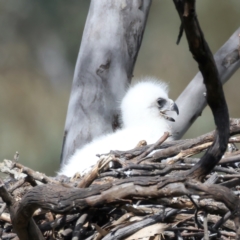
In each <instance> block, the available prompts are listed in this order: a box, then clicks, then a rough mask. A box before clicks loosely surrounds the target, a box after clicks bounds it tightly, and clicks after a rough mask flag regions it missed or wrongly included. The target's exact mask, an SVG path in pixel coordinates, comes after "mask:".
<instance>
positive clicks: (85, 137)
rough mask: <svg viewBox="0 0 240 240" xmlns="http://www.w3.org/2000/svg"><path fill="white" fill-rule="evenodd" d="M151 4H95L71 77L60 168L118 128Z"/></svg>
mask: <svg viewBox="0 0 240 240" xmlns="http://www.w3.org/2000/svg"><path fill="white" fill-rule="evenodd" d="M151 2H152V1H151V0H147V1H143V0H134V1H132V0H113V1H108V0H101V1H99V0H92V1H91V4H90V9H89V13H88V17H87V21H86V25H85V29H84V32H83V38H82V43H81V47H80V51H79V55H78V59H77V63H76V68H75V73H74V78H73V84H72V92H71V96H70V100H69V105H68V112H67V118H66V124H65V131H64V140H63V146H62V154H61V163H66V162H67V160H68V158H69V156H71V155H72V154H73V153H74V151H75V149H76V148H79V147H81V146H83V145H84V144H86V143H87V142H89V141H91V140H92V139H93V137H97V136H99V135H101V134H104V133H108V132H112V131H113V130H114V129H115V128H116V127H118V125H119V122H118V117H119V109H118V104H119V101H121V99H122V97H123V95H124V93H125V90H126V88H127V86H128V85H129V83H130V82H131V78H132V73H133V68H134V64H135V61H136V58H137V55H138V51H139V48H140V45H141V42H142V37H143V33H144V29H145V24H146V21H147V16H148V12H149V9H150V6H151ZM89 110H91V111H89Z"/></svg>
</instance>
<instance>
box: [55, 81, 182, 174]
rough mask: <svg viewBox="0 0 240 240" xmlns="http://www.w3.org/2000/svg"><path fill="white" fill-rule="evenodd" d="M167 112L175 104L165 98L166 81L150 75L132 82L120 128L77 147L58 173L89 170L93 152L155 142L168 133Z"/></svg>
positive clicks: (123, 103)
mask: <svg viewBox="0 0 240 240" xmlns="http://www.w3.org/2000/svg"><path fill="white" fill-rule="evenodd" d="M168 111H175V112H176V113H177V114H178V108H177V105H176V104H175V103H174V102H173V100H171V99H169V98H168V86H167V84H166V83H163V82H160V81H159V80H157V79H155V78H151V77H147V78H145V79H143V80H142V81H140V82H138V83H136V84H135V85H133V86H131V87H130V88H129V90H128V91H127V93H126V95H125V96H124V98H123V100H122V103H121V114H122V129H120V130H117V131H116V132H114V133H111V134H107V135H103V136H101V137H98V138H96V139H95V140H93V141H92V142H90V143H88V144H86V145H85V146H84V147H82V148H81V149H77V150H76V152H75V153H74V155H73V156H72V157H71V158H70V159H69V160H68V162H67V164H65V165H64V166H63V167H62V168H61V170H60V172H59V174H63V175H66V176H68V177H72V176H73V175H74V174H75V173H76V172H79V173H83V172H86V170H87V171H88V170H90V167H91V166H93V165H95V164H96V163H97V161H98V160H99V158H98V157H97V156H96V154H101V153H108V152H110V151H111V150H122V151H125V150H130V149H133V148H134V147H136V145H137V144H138V143H139V141H141V140H146V142H147V144H152V143H155V142H156V141H157V140H158V139H159V138H160V137H161V136H162V135H163V133H164V132H166V131H168V132H170V133H171V128H170V124H169V120H170V121H174V119H172V118H169V117H168V116H167V112H168Z"/></svg>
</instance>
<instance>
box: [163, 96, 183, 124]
mask: <svg viewBox="0 0 240 240" xmlns="http://www.w3.org/2000/svg"><path fill="white" fill-rule="evenodd" d="M169 111H174V112H176V113H177V115H178V114H179V110H178V106H177V104H176V103H175V102H173V101H172V100H171V103H170V105H169V107H168V108H167V109H165V110H164V111H160V114H161V115H162V116H163V117H164V118H165V119H166V120H168V121H171V122H175V119H174V118H172V117H170V116H168V115H167V112H169Z"/></svg>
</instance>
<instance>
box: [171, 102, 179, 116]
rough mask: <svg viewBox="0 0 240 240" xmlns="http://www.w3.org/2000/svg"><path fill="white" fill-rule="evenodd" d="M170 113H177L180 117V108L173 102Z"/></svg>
mask: <svg viewBox="0 0 240 240" xmlns="http://www.w3.org/2000/svg"><path fill="white" fill-rule="evenodd" d="M169 111H174V112H176V113H177V115H179V110H178V106H177V104H176V103H175V102H173V103H172V104H171V106H170V110H169Z"/></svg>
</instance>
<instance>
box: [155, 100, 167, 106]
mask: <svg viewBox="0 0 240 240" xmlns="http://www.w3.org/2000/svg"><path fill="white" fill-rule="evenodd" d="M157 103H158V106H159V107H163V106H164V105H165V103H166V100H165V99H163V98H158V100H157Z"/></svg>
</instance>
